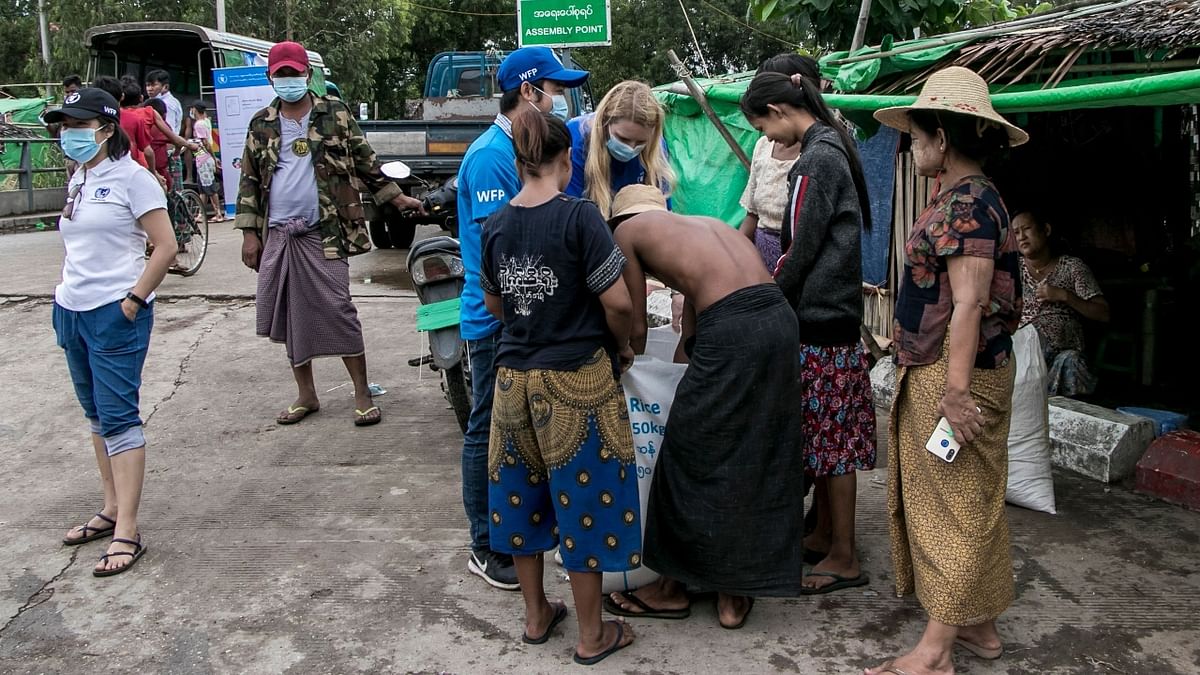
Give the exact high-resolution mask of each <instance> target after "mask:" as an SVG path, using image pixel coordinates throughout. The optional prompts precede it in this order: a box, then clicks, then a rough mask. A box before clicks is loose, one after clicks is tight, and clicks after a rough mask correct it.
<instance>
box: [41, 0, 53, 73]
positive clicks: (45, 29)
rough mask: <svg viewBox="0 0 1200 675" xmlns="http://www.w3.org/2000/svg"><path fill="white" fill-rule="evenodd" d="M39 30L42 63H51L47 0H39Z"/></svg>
mask: <svg viewBox="0 0 1200 675" xmlns="http://www.w3.org/2000/svg"><path fill="white" fill-rule="evenodd" d="M38 32H39V33H41V37H42V64H43V65H47V66H48V65H50V26H49V24H48V23H47V21H46V0H38Z"/></svg>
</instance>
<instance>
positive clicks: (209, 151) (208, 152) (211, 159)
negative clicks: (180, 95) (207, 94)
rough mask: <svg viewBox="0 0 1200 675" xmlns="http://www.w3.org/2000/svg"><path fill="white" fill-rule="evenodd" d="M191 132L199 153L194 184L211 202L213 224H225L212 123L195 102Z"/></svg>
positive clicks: (203, 106) (206, 113)
mask: <svg viewBox="0 0 1200 675" xmlns="http://www.w3.org/2000/svg"><path fill="white" fill-rule="evenodd" d="M192 131H193V134H194V136H195V139H196V142H197V143H199V144H200V151H199V152H197V153H196V183H197V184H199V185H200V194H204V195H208V198H209V200H210V201H211V202H212V207H213V213H214V214H215V217H214V218H213V222H214V223H223V222H225V205H224V204H222V203H221V194H220V190H219V189H218V187H217V158H216V156H215V155H214V151H215V147H214V145H213V140H212V137H213V133H212V122H210V121H209V120H208V107H207V106H205V105H204V104H203V103H200V102H199V101H197V102H196V103H193V104H192Z"/></svg>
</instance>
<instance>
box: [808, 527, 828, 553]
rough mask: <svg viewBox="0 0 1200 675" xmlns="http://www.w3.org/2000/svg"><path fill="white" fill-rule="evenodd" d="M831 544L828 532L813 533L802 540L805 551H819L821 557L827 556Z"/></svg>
mask: <svg viewBox="0 0 1200 675" xmlns="http://www.w3.org/2000/svg"><path fill="white" fill-rule="evenodd" d="M831 544H832V541H831V540H830V535H829V533H828V532H825V533H821V532H813V533H812V534H810V535H808V536H807V537H805V538H804V550H805V551H820V552H821V553H822V554H823V555H828V554H829V548H830V545H831Z"/></svg>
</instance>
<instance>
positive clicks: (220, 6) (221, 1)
mask: <svg viewBox="0 0 1200 675" xmlns="http://www.w3.org/2000/svg"><path fill="white" fill-rule="evenodd" d="M217 30H219V31H221V32H222V33H224V32H225V0H217Z"/></svg>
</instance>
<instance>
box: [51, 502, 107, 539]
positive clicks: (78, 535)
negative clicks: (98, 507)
mask: <svg viewBox="0 0 1200 675" xmlns="http://www.w3.org/2000/svg"><path fill="white" fill-rule="evenodd" d="M100 513H102V514H104V515H105V516H107V517H108V518H110V519H112V520H114V521H115V520H116V519H117V512H116V511H115V510H114V511H113V512H112V513H107V512H105V511H100ZM113 527H114V524H113V523H112V522H110V521H108V520H105V519H103V518H101V517H100V516H92V519H91V520H89V521H87V526H86V529H85V526H83V525H78V526H76V527H73V528H71V529H70V530H67V534H66V535H65V536H64V537H63V541H64V542H68V541H78V540H79V539H83V538H84V537H86V536H88V535H95V534H98V533H99V532H100V531H104V532H111V531H112V529H113Z"/></svg>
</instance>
